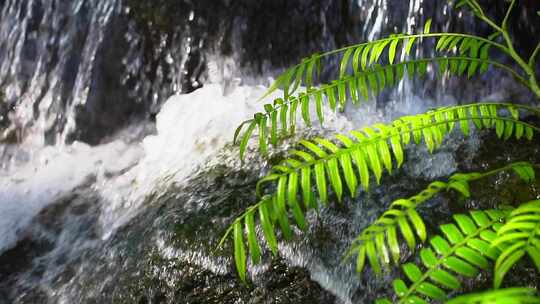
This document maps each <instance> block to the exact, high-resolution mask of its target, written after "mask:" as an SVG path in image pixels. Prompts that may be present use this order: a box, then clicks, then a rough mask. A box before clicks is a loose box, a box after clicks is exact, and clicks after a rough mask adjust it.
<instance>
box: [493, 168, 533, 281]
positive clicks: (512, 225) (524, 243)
mask: <svg viewBox="0 0 540 304" xmlns="http://www.w3.org/2000/svg"><path fill="white" fill-rule="evenodd" d="M531 173H532V174H534V171H532V172H530V171H529V173H525V174H527V175H530V174H531ZM492 246H494V247H498V248H501V249H502V254H501V255H500V256H499V258H498V259H497V262H496V263H495V278H494V281H493V283H494V286H495V288H499V287H500V286H501V284H502V281H503V279H504V276H505V275H506V273H507V272H508V271H509V270H510V268H512V266H514V265H515V264H516V263H517V262H518V261H519V260H521V258H523V256H525V255H526V254H527V255H529V257H530V258H531V260H532V261H533V262H534V265H535V266H536V268H537V269H538V271H540V200H536V201H532V202H529V203H527V204H524V205H521V206H519V208H517V209H516V210H514V211H512V213H510V216H509V218H508V221H507V223H506V224H505V225H504V226H503V227H502V228H501V229H500V230H499V231H498V232H497V239H495V241H494V242H493V244H492Z"/></svg>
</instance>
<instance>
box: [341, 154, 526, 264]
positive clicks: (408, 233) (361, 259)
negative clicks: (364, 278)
mask: <svg viewBox="0 0 540 304" xmlns="http://www.w3.org/2000/svg"><path fill="white" fill-rule="evenodd" d="M507 170H513V171H514V172H516V173H517V175H518V176H519V177H521V178H522V179H523V180H524V181H526V182H530V181H532V180H533V179H534V169H533V166H532V165H531V164H529V163H526V162H517V163H512V164H510V165H507V166H505V167H502V168H499V169H495V170H491V171H488V172H483V173H477V172H472V173H467V174H463V173H456V174H454V175H452V176H451V177H450V178H449V181H448V182H442V181H435V182H432V183H431V184H430V185H429V186H428V187H427V188H426V189H425V190H423V191H422V192H420V193H418V194H417V195H415V196H413V197H410V198H408V199H398V200H396V201H394V202H393V203H392V204H391V205H390V209H389V210H388V211H386V212H384V213H383V214H382V215H381V217H379V219H377V220H376V221H375V222H374V223H373V224H371V225H369V226H368V227H367V228H366V229H364V230H363V231H362V233H361V234H360V235H359V236H358V237H357V238H356V239H355V241H354V242H353V244H352V246H351V248H350V250H349V253H348V254H347V256H350V255H352V254H356V255H357V260H356V263H357V266H356V270H357V271H358V272H361V271H362V270H363V268H364V265H365V264H366V258H367V261H368V262H369V263H370V266H371V269H372V270H374V272H375V273H380V272H381V264H382V265H383V266H386V267H387V266H388V265H390V264H391V261H393V262H394V264H398V263H399V258H400V256H401V250H400V246H399V243H400V242H399V240H398V233H397V232H398V231H400V232H401V235H402V237H403V238H404V239H405V241H406V244H407V246H408V247H409V249H410V250H412V251H414V250H415V249H416V243H417V241H418V240H417V239H416V237H415V235H414V234H415V233H416V235H417V236H418V238H419V241H420V242H422V243H423V242H424V241H425V239H426V228H425V223H424V221H423V219H422V217H420V215H419V214H418V213H417V212H416V208H417V207H418V206H419V205H420V204H422V203H424V202H425V201H427V200H429V199H431V198H432V197H433V196H435V195H437V194H438V193H439V192H441V191H444V190H449V189H453V190H455V191H458V192H459V193H461V194H462V195H463V196H465V197H469V196H470V193H469V183H470V182H472V181H475V180H478V179H481V178H485V177H488V176H492V175H495V174H497V173H499V172H502V171H507ZM531 172H532V173H531ZM413 231H415V233H413ZM389 256H391V258H392V259H390V257H389Z"/></svg>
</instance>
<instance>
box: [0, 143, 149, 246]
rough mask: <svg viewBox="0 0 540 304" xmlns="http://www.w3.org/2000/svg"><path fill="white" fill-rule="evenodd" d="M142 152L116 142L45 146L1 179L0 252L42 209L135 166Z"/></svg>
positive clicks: (9, 244) (11, 242)
mask: <svg viewBox="0 0 540 304" xmlns="http://www.w3.org/2000/svg"><path fill="white" fill-rule="evenodd" d="M141 152H142V151H141V149H140V148H137V147H133V146H128V145H126V144H125V143H123V142H121V141H115V142H112V143H109V144H106V145H102V146H99V147H90V146H88V145H86V144H83V143H77V142H76V143H74V144H73V145H71V146H67V147H46V148H43V149H41V150H40V151H39V152H37V153H35V154H34V155H33V156H32V159H31V161H30V162H28V163H26V164H25V165H23V166H22V167H19V168H17V169H16V170H12V171H11V172H7V174H3V175H2V176H0V214H2V216H1V217H0V231H1V232H2V233H0V252H2V251H4V250H6V249H8V248H10V247H11V246H13V245H14V244H15V243H16V241H17V240H18V238H19V237H20V235H19V234H20V232H21V231H23V230H24V228H25V227H26V225H28V224H29V223H30V221H31V220H32V218H33V217H34V216H36V215H37V214H38V213H39V212H40V211H41V210H42V209H43V208H45V207H46V206H47V205H49V204H50V203H52V202H54V201H56V200H58V199H59V198H60V197H62V196H63V195H65V194H68V193H70V192H72V191H73V190H74V189H75V188H77V187H80V186H83V185H87V184H88V185H90V184H92V183H93V182H94V180H104V179H107V176H110V175H115V174H118V172H121V171H122V170H124V169H126V168H129V167H130V166H133V164H134V163H136V161H137V160H138V159H139V158H140V156H141Z"/></svg>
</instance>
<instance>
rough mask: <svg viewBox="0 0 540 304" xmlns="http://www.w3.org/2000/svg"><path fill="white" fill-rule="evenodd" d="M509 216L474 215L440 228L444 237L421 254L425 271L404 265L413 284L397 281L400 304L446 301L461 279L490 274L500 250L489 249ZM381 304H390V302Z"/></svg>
mask: <svg viewBox="0 0 540 304" xmlns="http://www.w3.org/2000/svg"><path fill="white" fill-rule="evenodd" d="M506 215H507V212H506V211H501V210H489V211H472V212H470V215H465V214H460V215H454V220H455V222H456V224H445V225H441V226H440V229H441V231H442V235H441V236H435V237H433V238H432V239H431V240H430V245H431V246H430V247H426V248H423V249H422V250H421V251H420V259H421V261H422V264H423V266H424V267H425V269H426V270H425V271H424V272H422V270H420V268H419V267H418V266H416V265H415V264H413V263H407V264H405V265H403V268H402V269H403V273H404V274H405V276H406V277H407V280H408V281H409V282H410V283H409V285H407V283H405V281H404V280H401V279H396V280H394V283H393V287H394V291H395V293H396V295H397V298H398V300H397V303H427V301H426V300H425V298H427V299H434V300H438V301H443V300H446V299H447V290H458V289H459V288H460V287H461V283H460V280H459V279H458V275H459V276H465V277H475V276H476V275H477V274H478V272H479V270H480V269H483V270H487V269H488V268H489V266H490V260H495V259H496V258H497V256H498V254H499V252H498V249H496V248H492V247H490V244H491V242H492V241H493V240H494V239H495V238H496V236H497V234H496V231H497V230H498V229H500V227H501V226H502V225H503V224H502V223H501V221H503V220H504V219H505V218H506ZM379 303H390V302H389V301H388V300H387V299H385V300H381V301H380V302H379Z"/></svg>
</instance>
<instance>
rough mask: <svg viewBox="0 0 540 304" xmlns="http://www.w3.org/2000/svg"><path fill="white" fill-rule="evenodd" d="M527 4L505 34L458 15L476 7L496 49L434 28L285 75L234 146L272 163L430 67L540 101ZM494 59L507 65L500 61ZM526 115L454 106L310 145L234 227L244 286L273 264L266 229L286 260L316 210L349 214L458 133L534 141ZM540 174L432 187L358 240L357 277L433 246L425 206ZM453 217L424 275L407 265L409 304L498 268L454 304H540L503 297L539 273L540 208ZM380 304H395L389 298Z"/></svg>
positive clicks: (319, 58)
mask: <svg viewBox="0 0 540 304" xmlns="http://www.w3.org/2000/svg"><path fill="white" fill-rule="evenodd" d="M516 3H517V1H516V0H511V1H510V3H509V6H508V10H507V12H506V15H505V17H504V19H503V21H502V22H501V23H500V24H497V23H496V22H494V21H493V20H492V19H490V17H489V16H487V15H486V14H485V12H484V10H483V9H482V7H481V6H480V5H479V4H478V2H477V1H476V0H460V1H458V2H457V3H456V5H455V7H456V8H468V9H469V10H470V11H472V13H473V14H474V15H475V16H476V17H478V18H479V19H481V20H482V21H483V22H484V23H486V24H487V25H488V26H490V27H491V28H492V29H493V30H494V33H493V34H491V35H490V36H488V37H487V38H483V37H478V36H474V35H469V34H462V33H431V27H432V24H431V20H428V21H427V22H426V24H425V26H424V29H423V31H422V32H421V33H418V34H397V35H392V36H390V37H386V38H383V39H379V40H375V41H370V42H366V43H361V44H356V45H352V46H348V47H344V48H341V49H337V50H333V51H330V52H326V53H320V54H319V53H317V54H313V55H312V56H310V57H308V58H305V59H303V60H302V61H301V62H300V63H299V64H298V65H296V66H293V67H291V68H289V69H287V70H286V71H285V72H284V73H283V74H282V75H280V76H279V77H278V78H277V79H276V81H275V83H274V84H273V85H272V86H271V87H270V89H269V91H268V92H267V93H266V94H265V96H263V98H265V97H267V96H269V94H271V93H272V92H274V91H276V90H278V89H281V90H283V96H282V97H280V98H277V99H275V100H273V102H271V103H268V104H265V105H264V112H260V113H256V114H255V115H254V118H253V119H251V120H248V121H245V122H244V123H242V124H241V125H240V126H239V127H238V128H237V130H236V132H235V136H234V142H235V143H237V144H238V145H239V146H240V149H239V150H240V157H241V158H242V159H243V158H244V156H245V153H246V150H247V147H248V144H249V142H250V140H251V138H252V137H254V135H258V147H259V149H260V151H261V153H262V154H267V153H268V151H269V147H270V146H274V147H276V146H278V145H279V144H280V142H281V141H282V139H284V138H286V137H290V136H291V135H293V134H294V133H295V131H296V128H297V124H298V123H305V124H306V125H307V126H311V125H312V123H313V121H314V120H315V119H317V120H318V121H319V122H320V123H321V124H323V123H324V119H325V117H324V111H323V109H324V107H326V106H327V107H329V108H330V109H331V110H332V111H338V110H339V111H343V110H344V109H345V108H346V107H347V106H348V103H349V101H350V102H351V103H352V104H360V102H361V101H368V100H369V99H370V97H375V96H376V95H377V94H379V93H380V92H382V91H383V90H384V89H386V88H391V87H393V86H395V85H396V84H398V83H399V81H401V80H402V79H403V78H404V77H405V75H408V77H409V78H412V77H415V76H418V77H423V76H425V74H426V73H427V71H428V68H430V67H431V70H433V71H438V73H436V74H437V75H439V76H448V75H456V76H466V77H469V78H470V77H472V76H474V75H477V74H482V73H485V72H486V71H487V70H488V69H489V68H490V67H494V68H499V69H502V70H504V71H506V72H508V73H509V74H510V75H512V76H513V77H514V78H515V79H516V80H517V81H518V82H520V83H521V84H523V85H524V86H526V87H527V88H529V89H530V90H531V92H533V93H534V94H535V95H536V97H538V98H540V86H539V85H538V82H537V75H536V71H537V66H536V60H537V57H538V54H540V43H539V44H538V45H537V47H536V48H535V49H534V50H533V52H532V53H531V55H530V57H529V58H528V60H525V59H523V58H522V57H521V56H520V55H519V54H518V53H517V52H516V50H515V47H514V45H513V42H512V40H511V38H510V35H509V32H508V29H507V28H508V19H509V16H510V14H511V12H512V9H513V8H514V6H515V5H516ZM425 43H429V45H432V46H434V53H435V55H434V57H431V58H416V56H415V53H418V52H415V48H418V47H419V46H420V45H423V44H425ZM493 52H498V55H497V56H491V55H492V53H493ZM501 54H502V55H504V56H499V55H501ZM336 56H337V57H338V58H339V62H340V63H339V72H338V74H337V75H336V76H335V77H334V80H333V81H331V82H330V83H320V74H321V70H322V68H323V66H324V65H325V64H327V63H328V62H331V61H332V60H331V59H332V57H336ZM508 59H511V60H512V61H513V65H512V66H509V65H507V64H506V63H507V62H508ZM499 60H500V61H499ZM313 112H314V113H313ZM523 115H533V116H537V117H538V116H540V109H538V108H536V107H530V106H524V105H517V104H511V103H475V104H469V105H458V106H450V107H443V108H439V109H435V110H432V111H429V112H427V113H423V114H418V115H412V116H403V117H400V118H399V119H397V120H396V121H394V122H392V123H390V124H375V125H373V126H371V127H365V128H362V129H361V130H356V131H352V132H351V133H350V134H348V135H345V134H338V135H336V136H335V139H334V140H328V139H324V138H315V139H312V140H306V139H304V140H300V142H299V146H298V147H297V148H296V149H293V150H291V151H289V155H288V157H287V158H286V159H285V160H284V161H282V162H281V163H280V164H278V165H276V166H273V167H272V168H271V170H270V173H269V174H268V175H267V176H265V177H264V178H262V179H261V180H260V181H259V182H258V183H257V187H256V194H257V200H258V202H257V203H256V204H254V205H252V206H250V207H249V208H247V210H246V211H245V212H244V213H243V214H242V215H240V216H239V217H238V218H237V219H236V220H235V221H234V223H233V224H232V225H231V226H230V228H229V229H228V230H227V232H226V233H225V235H224V236H223V238H222V240H221V242H220V245H221V244H222V243H223V242H224V241H226V240H227V239H229V237H231V238H232V240H233V244H234V258H235V259H234V260H235V263H236V269H237V271H238V274H239V277H240V279H241V280H242V281H245V280H246V270H247V263H248V261H249V260H250V261H251V263H253V264H256V263H258V262H260V260H261V257H262V252H263V249H262V247H261V244H260V242H259V241H260V240H259V238H258V235H257V232H258V230H257V227H258V225H260V227H261V230H262V232H261V230H259V232H260V233H259V235H261V234H262V235H263V236H264V238H265V240H266V245H267V247H268V248H269V249H270V251H271V252H272V253H273V254H274V255H277V254H278V236H279V235H280V234H279V231H281V235H282V236H283V237H284V238H285V239H290V238H291V237H292V236H293V234H294V233H293V232H294V228H293V224H294V225H295V226H297V227H298V228H299V229H300V230H306V229H307V226H308V224H309V223H308V221H307V220H306V214H307V213H308V212H309V211H310V210H315V211H318V210H319V209H320V208H322V207H326V206H329V205H330V203H331V202H337V203H341V202H342V201H343V197H344V196H349V197H353V198H354V197H356V196H357V195H358V194H359V192H360V191H359V189H363V190H364V191H368V190H369V188H370V186H371V185H372V184H373V183H374V182H375V183H377V184H379V183H380V182H381V179H382V176H383V172H384V171H387V172H388V173H390V174H391V173H392V172H393V171H394V170H397V169H399V168H400V167H401V166H402V164H403V163H404V161H405V157H406V156H405V147H406V146H407V145H409V144H411V143H414V144H417V145H418V144H421V143H424V144H425V145H426V146H427V148H428V151H429V152H433V151H434V150H435V149H437V148H438V147H440V146H441V145H442V144H443V140H444V138H445V137H446V136H447V135H448V134H450V133H451V132H453V131H454V130H455V129H459V131H460V132H461V133H462V134H464V135H465V136H468V135H469V134H470V133H471V132H472V130H480V129H493V130H495V133H496V135H497V137H498V138H500V139H502V140H508V139H510V138H512V137H514V138H516V139H522V138H526V139H529V140H531V139H532V137H533V136H534V133H535V132H537V131H540V128H539V127H537V126H535V125H533V124H531V123H529V122H526V121H522V120H521V119H520V117H522V116H523ZM298 116H300V117H298ZM537 167H538V166H536V165H534V166H533V165H531V164H529V163H525V162H519V163H513V164H510V165H508V166H505V167H503V168H499V169H495V170H491V171H487V172H483V173H468V174H460V173H458V174H454V175H452V176H451V177H450V178H449V179H448V180H447V181H445V182H443V181H436V182H433V183H431V184H430V185H429V186H428V187H427V188H426V189H425V190H423V191H422V192H420V193H419V194H417V195H414V196H412V197H410V198H407V199H398V200H396V201H394V202H393V203H392V204H391V205H390V209H389V210H387V211H386V212H384V213H383V214H382V215H381V216H380V217H379V218H378V219H377V220H376V221H375V222H374V223H373V224H371V225H369V226H368V227H367V228H365V229H364V231H362V233H361V234H360V235H359V236H358V237H357V238H356V239H355V240H354V242H353V244H352V246H351V248H350V250H349V252H348V255H347V256H353V255H356V257H357V259H356V261H357V266H356V269H357V271H358V272H360V271H362V270H363V269H364V267H365V265H366V264H367V263H369V264H370V266H371V269H372V270H373V271H374V272H375V273H381V272H382V271H383V268H384V269H386V268H389V266H390V265H391V264H396V265H397V264H399V263H400V260H401V257H402V250H403V247H402V246H401V242H402V241H404V242H405V243H406V245H407V247H408V248H409V250H411V251H415V250H417V247H419V246H418V244H421V243H424V242H425V241H426V239H427V238H428V236H427V234H428V233H427V229H426V225H425V223H424V221H423V219H422V218H421V216H420V215H419V214H418V212H417V211H416V208H417V207H418V206H419V205H420V204H422V203H423V202H425V201H427V200H429V199H431V198H432V197H433V196H435V195H437V194H438V193H440V192H441V191H449V190H452V191H457V192H458V193H460V194H461V195H462V196H464V197H466V198H467V197H469V196H470V195H471V191H470V188H469V183H470V182H472V181H474V180H477V179H480V178H484V177H486V176H490V175H493V174H496V173H499V172H501V171H504V170H508V171H510V170H511V171H513V172H514V173H515V174H517V175H518V176H519V177H520V178H521V179H522V180H524V181H525V182H532V181H533V180H534V179H535V168H537ZM453 218H454V223H451V224H445V225H442V226H440V230H441V235H439V236H435V237H432V238H431V239H430V241H429V245H423V248H422V249H420V250H419V257H420V261H421V265H415V264H413V263H410V262H409V263H405V264H404V265H403V266H402V270H403V274H404V275H405V278H404V279H396V280H395V281H394V283H393V287H394V290H395V293H396V297H395V299H396V301H397V302H398V303H428V302H430V301H432V300H435V301H445V300H447V299H448V295H449V293H450V292H455V291H458V290H459V289H460V287H461V281H460V279H461V278H462V277H469V278H473V277H475V276H476V275H477V274H478V273H479V271H480V270H488V269H489V268H490V267H491V265H492V264H494V277H495V279H494V286H495V288H496V290H492V291H486V292H484V293H479V294H471V295H466V296H462V297H457V298H455V299H452V300H450V301H449V302H448V303H454V304H455V303H540V298H538V296H537V295H536V294H535V290H534V289H528V288H508V289H497V288H499V287H500V285H501V284H502V281H503V278H504V276H505V274H506V273H507V272H508V271H509V270H510V269H511V268H512V266H513V265H514V264H515V263H517V262H518V261H520V260H521V259H522V257H524V256H525V255H528V256H529V257H530V258H531V260H532V261H533V263H534V265H535V266H536V268H537V269H538V270H539V271H540V201H534V202H530V203H528V204H524V205H522V206H519V207H518V208H517V209H515V210H513V211H511V210H503V209H499V210H488V211H481V210H477V211H471V212H470V213H469V214H460V215H454V216H453ZM504 223H506V224H504ZM377 303H384V304H386V303H391V302H390V300H388V299H381V300H379V301H378V302H377Z"/></svg>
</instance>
